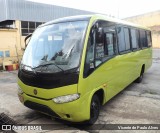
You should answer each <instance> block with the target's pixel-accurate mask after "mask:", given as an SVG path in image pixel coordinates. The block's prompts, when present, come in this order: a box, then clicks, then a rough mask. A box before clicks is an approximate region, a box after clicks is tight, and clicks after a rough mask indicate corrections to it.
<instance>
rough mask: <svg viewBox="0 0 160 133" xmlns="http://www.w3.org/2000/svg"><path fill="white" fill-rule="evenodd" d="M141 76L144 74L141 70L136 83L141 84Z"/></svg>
mask: <svg viewBox="0 0 160 133" xmlns="http://www.w3.org/2000/svg"><path fill="white" fill-rule="evenodd" d="M143 74H144V70H143V68H142V70H141V74H140V76H139V77H138V78H137V79H136V81H135V82H136V83H141V82H142V80H143Z"/></svg>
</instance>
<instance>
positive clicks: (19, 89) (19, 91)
mask: <svg viewBox="0 0 160 133" xmlns="http://www.w3.org/2000/svg"><path fill="white" fill-rule="evenodd" d="M17 88H18V94H23V91H22V89H21V88H20V87H19V85H17Z"/></svg>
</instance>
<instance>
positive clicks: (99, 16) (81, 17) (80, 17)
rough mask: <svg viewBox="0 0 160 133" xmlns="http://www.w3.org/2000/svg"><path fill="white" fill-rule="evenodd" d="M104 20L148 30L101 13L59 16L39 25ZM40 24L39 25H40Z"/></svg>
mask: <svg viewBox="0 0 160 133" xmlns="http://www.w3.org/2000/svg"><path fill="white" fill-rule="evenodd" d="M90 19H93V20H106V21H111V22H115V23H118V24H123V25H128V26H132V27H136V28H141V29H145V30H150V29H149V28H147V27H144V26H141V25H138V24H134V23H131V22H128V21H124V20H121V19H117V18H113V17H109V16H106V15H102V14H92V15H76V16H69V17H63V18H59V19H55V20H52V21H49V22H47V23H45V24H42V25H41V26H46V25H50V24H54V23H61V22H69V21H78V20H79V21H80V20H90ZM41 26H40V27H41Z"/></svg>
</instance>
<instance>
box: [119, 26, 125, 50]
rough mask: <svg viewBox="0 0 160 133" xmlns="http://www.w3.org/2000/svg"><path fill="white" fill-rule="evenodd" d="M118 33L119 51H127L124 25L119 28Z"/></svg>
mask: <svg viewBox="0 0 160 133" xmlns="http://www.w3.org/2000/svg"><path fill="white" fill-rule="evenodd" d="M117 35H118V48H119V52H123V51H125V49H126V47H125V40H124V32H123V28H122V27H118V28H117Z"/></svg>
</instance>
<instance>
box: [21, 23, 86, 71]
mask: <svg viewBox="0 0 160 133" xmlns="http://www.w3.org/2000/svg"><path fill="white" fill-rule="evenodd" d="M86 27H87V21H74V22H65V23H58V24H52V25H48V26H44V27H40V28H38V29H37V30H36V31H35V33H34V34H33V36H32V38H31V40H30V42H29V44H28V46H27V48H26V51H25V53H24V56H23V59H22V64H23V65H27V66H30V67H32V68H37V69H41V70H42V67H46V68H45V69H44V68H43V71H45V70H46V71H51V72H53V71H54V72H55V71H61V70H67V69H72V68H75V67H77V66H78V64H79V60H80V54H81V51H82V40H83V38H84V33H85V30H86ZM47 63H49V66H46V65H43V64H47ZM38 66H41V67H38ZM56 66H58V67H56Z"/></svg>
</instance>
